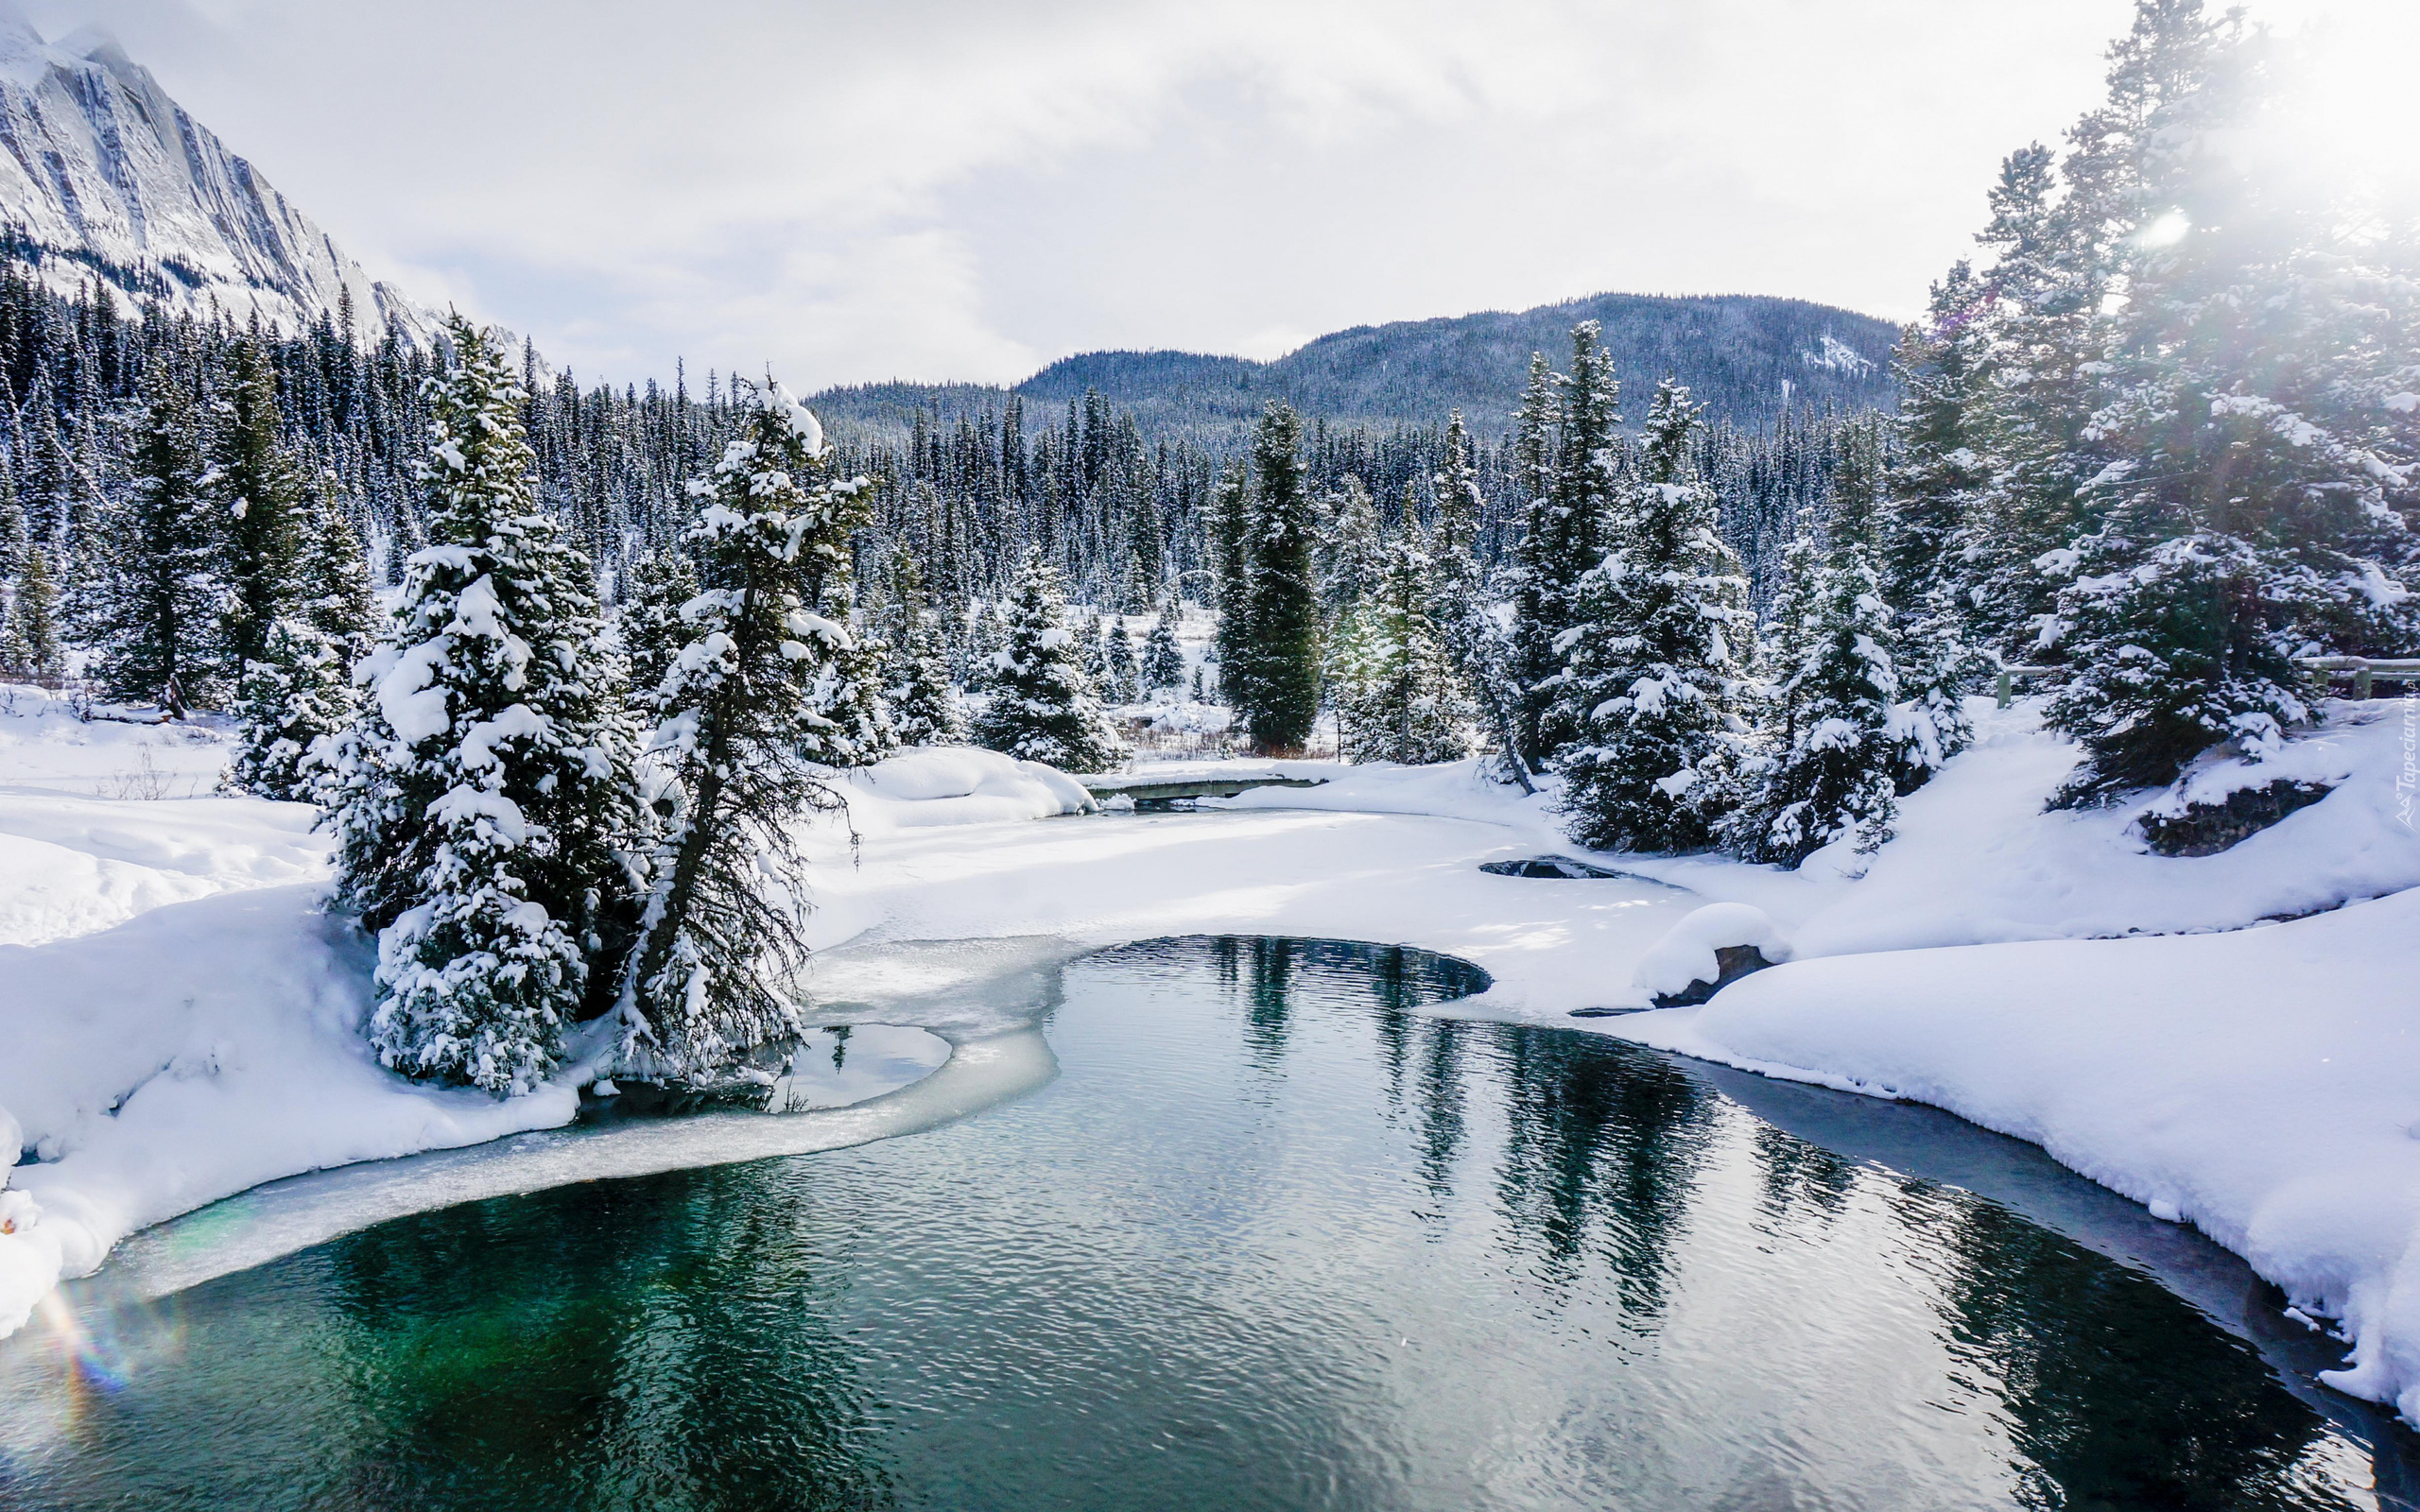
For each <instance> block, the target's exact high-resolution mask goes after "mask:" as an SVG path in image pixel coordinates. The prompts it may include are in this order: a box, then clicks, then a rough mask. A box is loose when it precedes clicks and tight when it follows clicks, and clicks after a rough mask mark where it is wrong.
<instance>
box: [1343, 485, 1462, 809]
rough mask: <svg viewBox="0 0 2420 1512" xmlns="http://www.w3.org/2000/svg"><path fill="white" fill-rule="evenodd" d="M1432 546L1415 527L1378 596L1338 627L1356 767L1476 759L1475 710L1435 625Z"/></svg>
mask: <svg viewBox="0 0 2420 1512" xmlns="http://www.w3.org/2000/svg"><path fill="white" fill-rule="evenodd" d="M1427 544H1428V543H1427V541H1426V539H1425V537H1424V536H1423V535H1422V533H1420V531H1419V529H1418V522H1416V521H1415V522H1413V523H1412V525H1411V529H1410V531H1409V533H1408V534H1406V535H1404V536H1399V537H1397V538H1396V539H1395V540H1394V541H1391V542H1389V543H1388V544H1387V545H1386V546H1384V547H1383V548H1382V549H1381V555H1380V558H1379V561H1380V567H1379V573H1378V577H1377V581H1376V582H1375V583H1374V585H1373V588H1372V592H1371V593H1370V594H1369V595H1368V596H1367V597H1365V598H1364V599H1363V600H1362V601H1361V602H1360V603H1358V604H1357V605H1355V606H1354V608H1353V609H1352V610H1348V611H1347V613H1346V614H1345V617H1344V620H1343V623H1342V624H1341V625H1340V628H1339V635H1338V639H1339V641H1340V643H1341V644H1342V645H1343V646H1344V647H1345V651H1344V654H1343V655H1342V656H1340V658H1338V659H1337V660H1336V662H1335V665H1334V671H1333V674H1332V676H1334V677H1335V679H1336V682H1335V684H1334V686H1333V688H1332V690H1331V696H1332V697H1333V699H1334V701H1335V704H1336V721H1337V735H1338V741H1339V744H1340V746H1341V747H1343V754H1344V755H1346V756H1348V757H1350V758H1351V759H1352V760H1354V761H1357V762H1399V763H1401V764H1403V765H1407V766H1414V765H1425V764H1426V763H1430V762H1450V761H1460V760H1461V758H1462V757H1464V756H1466V755H1468V754H1470V728H1471V724H1472V722H1473V719H1474V718H1475V716H1476V714H1477V710H1476V709H1474V708H1473V706H1472V704H1471V700H1470V696H1469V695H1468V694H1467V693H1465V692H1464V691H1463V688H1462V683H1461V678H1460V677H1459V676H1457V675H1456V673H1455V670H1454V667H1453V664H1452V662H1451V661H1450V660H1449V659H1448V658H1447V656H1446V654H1445V647H1444V644H1443V640H1442V639H1441V637H1440V636H1439V635H1438V632H1437V627H1436V625H1435V623H1434V622H1433V621H1431V620H1430V618H1429V593H1428V585H1429V580H1430V565H1429V559H1428V552H1427V549H1426V548H1427Z"/></svg>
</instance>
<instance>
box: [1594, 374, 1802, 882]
mask: <svg viewBox="0 0 2420 1512" xmlns="http://www.w3.org/2000/svg"><path fill="white" fill-rule="evenodd" d="M1699 424H1700V422H1699V420H1698V414H1697V406H1695V405H1693V404H1690V403H1689V394H1688V390H1687V389H1685V388H1683V387H1680V386H1679V385H1677V384H1675V383H1673V382H1672V381H1671V380H1669V379H1667V380H1665V382H1664V384H1663V385H1662V386H1661V387H1659V388H1658V389H1657V390H1656V394H1655V402H1654V404H1653V406H1652V407H1651V409H1650V411H1649V413H1648V417H1647V430H1646V436H1645V439H1644V456H1643V459H1642V466H1641V473H1640V476H1639V477H1638V478H1637V479H1636V480H1635V481H1634V483H1633V484H1631V485H1630V486H1629V487H1628V488H1627V489H1626V490H1625V497H1624V500H1623V505H1622V507H1621V510H1620V513H1619V516H1618V525H1617V531H1616V542H1617V543H1616V546H1615V548H1614V550H1613V551H1611V552H1610V553H1608V554H1607V555H1606V557H1605V559H1604V560H1603V561H1602V562H1601V563H1599V565H1598V566H1596V567H1594V568H1592V569H1590V570H1589V572H1588V573H1586V574H1585V575H1583V576H1582V578H1581V581H1580V584H1579V586H1578V588H1577V590H1576V591H1575V593H1574V594H1573V620H1574V623H1573V625H1572V626H1571V627H1570V628H1569V630H1568V631H1566V635H1565V640H1564V646H1565V661H1564V666H1565V672H1564V679H1563V684H1562V694H1561V696H1562V699H1563V700H1564V709H1563V712H1562V713H1560V714H1559V715H1558V723H1559V724H1561V725H1563V726H1565V727H1568V728H1570V729H1573V730H1577V731H1579V734H1578V737H1577V738H1576V739H1575V740H1574V741H1573V742H1572V743H1571V744H1570V745H1569V746H1567V747H1565V748H1564V750H1563V752H1562V753H1561V754H1560V755H1559V756H1558V757H1557V759H1556V770H1557V771H1559V772H1560V773H1561V774H1562V775H1563V778H1564V794H1563V799H1562V807H1563V811H1564V815H1565V816H1566V817H1567V818H1568V819H1569V821H1570V826H1571V833H1572V835H1573V837H1574V838H1576V839H1578V840H1579V841H1580V842H1581V843H1582V844H1583V845H1589V846H1594V847H1599V848H1601V849H1608V850H1612V849H1620V850H1631V851H1682V850H1689V849H1694V848H1698V847H1702V846H1704V845H1706V844H1708V843H1710V842H1711V840H1712V839H1713V837H1714V826H1715V823H1716V821H1717V820H1718V819H1719V818H1720V813H1721V809H1722V806H1723V804H1724V802H1725V800H1726V799H1727V792H1726V788H1725V783H1724V780H1723V776H1722V772H1723V770H1724V762H1725V760H1726V752H1727V747H1729V746H1730V745H1731V744H1732V743H1733V741H1734V739H1735V737H1736V736H1737V734H1739V733H1740V732H1741V726H1740V723H1739V721H1738V719H1737V713H1736V711H1735V707H1734V706H1735V703H1736V700H1737V683H1738V681H1739V679H1740V678H1741V677H1742V675H1743V673H1744V671H1745V668H1744V665H1743V659H1744V654H1745V653H1746V652H1747V650H1748V649H1749V647H1750V645H1751V644H1752V643H1753V638H1754V636H1755V614H1754V613H1753V611H1751V610H1750V609H1749V608H1748V581H1747V578H1746V576H1744V575H1743V574H1742V572H1741V569H1740V566H1739V559H1738V558H1737V556H1736V555H1735V554H1734V553H1733V552H1732V550H1731V548H1730V547H1729V546H1728V545H1726V544H1725V543H1724V542H1723V540H1722V535H1721V531H1720V528H1719V524H1718V522H1717V520H1716V518H1715V502H1714V495H1713V492H1712V490H1709V489H1708V488H1707V487H1706V486H1705V484H1704V482H1703V479H1701V478H1700V477H1698V476H1697V474H1696V472H1695V470H1694V468H1693V467H1692V465H1691V462H1690V459H1689V441H1690V435H1691V433H1692V432H1693V431H1695V430H1696V429H1698V427H1699Z"/></svg>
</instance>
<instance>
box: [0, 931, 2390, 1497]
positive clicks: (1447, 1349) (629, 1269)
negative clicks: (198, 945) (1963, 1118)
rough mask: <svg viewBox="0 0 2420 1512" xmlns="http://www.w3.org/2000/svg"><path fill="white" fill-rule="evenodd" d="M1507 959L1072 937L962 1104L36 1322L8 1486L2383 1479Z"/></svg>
mask: <svg viewBox="0 0 2420 1512" xmlns="http://www.w3.org/2000/svg"><path fill="white" fill-rule="evenodd" d="M1475 985H1477V984H1476V982H1475V981H1474V979H1473V974H1472V973H1470V971H1469V969H1468V968H1465V967H1462V966H1461V965H1460V964H1459V963H1455V962H1451V961H1446V960H1443V959H1441V958H1438V957H1433V956H1426V955H1423V954H1420V953H1417V952H1406V951H1394V950H1382V949H1376V948H1369V947H1358V946H1345V945H1337V944H1330V943H1320V942H1301V941H1283V940H1268V939H1257V940H1255V939H1244V940H1238V939H1216V940H1205V939H1188V940H1173V941H1154V942H1149V943H1145V944H1141V945H1134V946H1129V947H1124V948H1122V949H1119V950H1115V951H1111V952H1107V953H1104V954H1098V955H1094V956H1090V957H1086V958H1083V959H1081V960H1078V961H1076V962H1073V963H1071V964H1068V965H1066V966H1064V967H1063V969H1060V970H1057V971H1053V972H1051V973H1049V980H1048V981H1047V982H1046V987H1045V989H1044V990H1043V991H1041V992H1040V993H1039V994H1038V997H1037V999H1036V1001H1037V1002H1038V1004H1039V1010H1038V1011H1040V1012H1041V1013H1042V1014H1043V1016H1044V1017H1043V1021H1042V1022H1043V1023H1044V1026H1045V1028H1046V1031H1047V1034H1048V1038H1049V1041H1050V1044H1051V1047H1052V1048H1053V1049H1054V1050H1055V1051H1056V1053H1057V1055H1058V1057H1059V1062H1060V1067H1061V1072H1060V1074H1059V1076H1058V1078H1057V1079H1056V1080H1055V1081H1053V1082H1051V1083H1050V1084H1049V1085H1047V1086H1046V1087H1044V1088H1042V1089H1041V1090H1040V1091H1034V1092H1031V1093H1029V1095H1027V1096H1025V1097H1023V1098H1021V1099H1019V1100H1017V1101H1014V1102H1011V1103H1009V1104H1007V1105H1006V1106H1002V1107H997V1108H992V1109H991V1110H989V1111H986V1112H982V1113H979V1114H978V1115H977V1116H975V1117H973V1118H971V1119H968V1120H966V1121H964V1122H960V1123H958V1124H954V1125H949V1126H946V1127H942V1128H937V1129H932V1130H929V1131H926V1132H922V1133H916V1134H912V1135H908V1136H907V1137H903V1138H896V1139H890V1140H886V1141H884V1142H882V1143H873V1144H867V1145H863V1146H860V1147H858V1148H854V1149H846V1150H837V1151H826V1152H822V1153H817V1154H812V1155H803V1156H791V1157H787V1158H782V1159H772V1160H756V1161H753V1162H752V1163H749V1164H744V1165H728V1166H721V1167H717V1168H713V1169H704V1170H691V1171H676V1172H670V1173H666V1174H659V1175H651V1176H647V1177H637V1178H631V1179H623V1180H616V1181H605V1182H590V1183H586V1184H581V1185H574V1186H567V1187H559V1188H556V1189H554V1190H550V1191H544V1192H540V1193H535V1194H527V1195H519V1196H512V1197H504V1198H496V1199H493V1200H487V1201H479V1202H473V1203H467V1204H464V1205H462V1206H458V1207H453V1208H448V1209H445V1210H443V1211H434V1212H424V1213H420V1214H416V1215H414V1216H409V1217H406V1218H402V1219H398V1220H396V1221H392V1222H389V1223H385V1224H382V1225H380V1226H379V1227H376V1228H373V1229H368V1230H366V1231H363V1232H359V1233H354V1234H351V1235H348V1236H346V1237H343V1238H340V1239H337V1240H335V1241H333V1242H330V1243H326V1244H321V1245H319V1246H316V1247H313V1248H310V1249H307V1250H304V1251H302V1252H301V1253H298V1254H293V1255H289V1256H287V1257H285V1258H284V1259H281V1260H277V1261H275V1262H273V1263H268V1264H265V1265H262V1266H260V1267H258V1268H256V1269H252V1270H250V1271H246V1272H244V1273H242V1274H238V1275H233V1276H227V1277H222V1278H220V1279H218V1280H212V1281H209V1282H207V1283H206V1284H203V1285H200V1286H198V1287H195V1288H194V1289H192V1290H190V1291H186V1292H183V1293H182V1294H181V1295H178V1296H176V1297H170V1298H168V1299H166V1300H164V1301H162V1302H158V1303H154V1304H148V1305H147V1306H143V1307H130V1308H125V1309H121V1310H119V1311H118V1313H117V1314H115V1315H113V1316H109V1317H106V1318H97V1319H94V1320H93V1321H94V1322H95V1332H94V1334H93V1335H92V1337H93V1338H94V1339H95V1340H100V1339H105V1340H106V1345H105V1346H104V1345H101V1344H97V1343H95V1344H92V1345H90V1346H89V1347H88V1349H87V1351H86V1353H87V1356H88V1358H87V1360H86V1363H84V1364H83V1365H80V1366H70V1365H67V1364H63V1363H61V1362H62V1360H63V1358H64V1357H63V1356H62V1355H61V1354H60V1353H58V1352H57V1340H56V1339H55V1338H45V1337H43V1335H42V1333H41V1332H39V1331H29V1332H28V1333H27V1334H26V1335H21V1336H20V1338H19V1339H17V1340H15V1341H11V1342H10V1343H9V1344H7V1345H0V1366H5V1367H6V1368H5V1369H0V1386H5V1390H0V1505H7V1506H9V1507H25V1508H52V1507H59V1508H65V1507H77V1508H82V1507H101V1506H112V1507H126V1506H139V1507H147V1506H170V1505H211V1506H229V1507H398V1508H401V1507H411V1508H451V1507H496V1508H514V1509H534V1508H553V1507H566V1508H569V1507H633V1508H640V1507H643V1508H685V1507H700V1508H704V1507H712V1508H734V1509H737V1508H747V1509H763V1508H822V1507H831V1508H844V1507H879V1506H891V1505H899V1506H918V1507H938V1508H964V1509H974V1508H1024V1507H1046V1506H1047V1507H1119V1508H1127V1507H1132V1508H1157V1507H1203V1508H1251V1507H1271V1508H1292V1507H1314V1506H1317V1507H1371V1508H1425V1507H1434V1508H1468V1507H1565V1506H1568V1507H1602V1506H1608V1505H1618V1506H1627V1507H1701V1506H1703V1507H1737V1508H1763V1507H1781V1506H1840V1507H1857V1508H1884V1507H1911V1508H1914V1507H1922V1508H1936V1507H1950V1506H1958V1507H1965V1506H1993V1505H2013V1506H2027V1507H2059V1506H2077V1507H2086V1506H2088V1507H2112V1508H2115V1507H2352V1506H2370V1505H2375V1504H2380V1503H2378V1501H2377V1497H2376V1496H2375V1495H2374V1494H2373V1492H2372V1491H2371V1490H2370V1489H2369V1487H2370V1485H2371V1480H2372V1473H2373V1471H2372V1465H2371V1452H2370V1451H2369V1450H2368V1449H2366V1448H2364V1447H2363V1446H2362V1445H2361V1444H2360V1443H2359V1442H2357V1441H2356V1440H2355V1438H2353V1437H2350V1436H2347V1435H2346V1433H2345V1432H2344V1431H2343V1430H2342V1427H2341V1426H2340V1425H2339V1424H2336V1423H2331V1422H2330V1420H2329V1419H2328V1418H2327V1417H2325V1416H2323V1415H2322V1414H2321V1413H2320V1412H2319V1411H2315V1410H2314V1408H2313V1406H2312V1405H2311V1404H2310V1403H2309V1402H2307V1401H2306V1400H2298V1398H2297V1397H2296V1396H2295V1395H2293V1394H2291V1393H2290V1392H2289V1391H2288V1390H2287V1389H2286V1388H2285V1387H2284V1386H2283V1385H2282V1384H2281V1383H2280V1382H2279V1379H2278V1377H2277V1376H2276V1375H2275V1374H2274V1373H2273V1371H2272V1370H2271V1369H2270V1367H2269V1366H2268V1365H2267V1364H2266V1363H2265V1362H2264V1361H2263V1360H2262V1358H2261V1357H2260V1356H2259V1354H2257V1353H2256V1351H2255V1350H2254V1349H2253V1348H2252V1347H2250V1346H2249V1345H2247V1344H2246V1343H2244V1342H2242V1341H2241V1340H2239V1339H2238V1338H2237V1337H2235V1336H2234V1335H2232V1334H2230V1333H2228V1332H2223V1331H2221V1329H2219V1328H2217V1327H2215V1326H2213V1325H2212V1324H2211V1323H2210V1322H2209V1321H2208V1320H2207V1319H2206V1318H2204V1316H2203V1315H2202V1314H2199V1313H2197V1312H2195V1311H2194V1310H2193V1309H2192V1308H2191V1307H2189V1306H2187V1304H2186V1303H2185V1302H2184V1301H2182V1300H2180V1299H2179V1298H2178V1297H2176V1296H2174V1295H2172V1294H2171V1293H2170V1292H2169V1291H2167V1290H2165V1289H2163V1288H2162V1287H2161V1286H2159V1285H2158V1284H2156V1283H2154V1282H2153V1281H2152V1280H2148V1279H2146V1278H2145V1277H2144V1276H2142V1275H2140V1274H2138V1273H2136V1272H2135V1271H2133V1270H2130V1269H2127V1268H2123V1267H2121V1266H2119V1265H2118V1264H2115V1263H2112V1262H2110V1261H2109V1260H2107V1259H2104V1258H2102V1257H2101V1256H2100V1255H2098V1254H2096V1253H2094V1252H2093V1251H2092V1250H2090V1249H2087V1248H2085V1247H2083V1246H2080V1245H2078V1244H2077V1243H2075V1242H2073V1241H2071V1240H2069V1239H2067V1238H2065V1237H2062V1236H2061V1235H2060V1234H2059V1233H2056V1232H2054V1231H2052V1230H2051V1229H2047V1228H2043V1227H2040V1226H2037V1225H2036V1224H2034V1223H2032V1222H2031V1221H2029V1220H2028V1219H2026V1218H2024V1217H2021V1216H2018V1215H2017V1214H2016V1213H2015V1212H2014V1211H2010V1210H2009V1209H2007V1208H2003V1207H2000V1206H1998V1205H1997V1204H1995V1203H1993V1202H1991V1201H1987V1200H1984V1199H1982V1198H1980V1197H1977V1196H1974V1195H1970V1194H1967V1193H1964V1192H1962V1191H1959V1190H1956V1189H1953V1188H1950V1187H1946V1186H1941V1185H1934V1184H1931V1183H1927V1182H1925V1181H1921V1180H1916V1179H1912V1178H1910V1177H1904V1176H1899V1175H1894V1174H1893V1173H1892V1172H1890V1171H1887V1170H1885V1169H1882V1168H1880V1167H1878V1166H1876V1165H1872V1164H1859V1163H1854V1162H1852V1161H1851V1160H1848V1159H1846V1158H1844V1157H1843V1156H1841V1155H1839V1154H1836V1153H1834V1152H1833V1151H1832V1150H1830V1149H1827V1148H1825V1147H1824V1146H1823V1145H1820V1144H1815V1143H1807V1142H1806V1141H1804V1140H1802V1139H1799V1138H1797V1137H1795V1136H1793V1135H1791V1134H1789V1133H1785V1132H1783V1131H1782V1130H1781V1129H1780V1128H1779V1127H1776V1126H1774V1125H1772V1124H1768V1123H1765V1122H1762V1121H1760V1120H1759V1119H1758V1118H1756V1117H1755V1116H1754V1115H1752V1114H1751V1113H1749V1112H1748V1111H1747V1110H1746V1109H1745V1108H1742V1107H1741V1106H1740V1105H1739V1104H1738V1103H1737V1102H1735V1101H1733V1100H1731V1099H1730V1098H1727V1097H1725V1096H1723V1095H1721V1094H1720V1092H1718V1091H1716V1090H1715V1087H1714V1083H1712V1082H1710V1081H1709V1080H1708V1079H1707V1078H1706V1077H1705V1076H1704V1075H1703V1074H1699V1073H1697V1072H1695V1071H1694V1070H1692V1069H1689V1068H1685V1067H1683V1066H1681V1065H1679V1064H1676V1063H1674V1062H1672V1061H1669V1060H1667V1059H1665V1058H1663V1057H1658V1056H1655V1055H1652V1054H1650V1053H1647V1052H1643V1051H1638V1050H1635V1049H1633V1048H1631V1047H1628V1046H1625V1045H1622V1044H1619V1043H1616V1042H1613V1041H1609V1040H1601V1039H1596V1038H1589V1037H1583V1036H1581V1035H1576V1034H1570V1033H1564V1032H1557V1031H1540V1030H1530V1029H1521V1028H1513V1027H1508V1026H1503V1025H1495V1024H1484V1023H1475V1022H1460V1021H1456V1020H1452V1019H1441V1018H1437V1017H1433V1016H1426V1015H1423V1014H1421V1013H1418V1012H1416V1011H1415V1010H1416V1009H1418V1008H1420V1007H1421V1006H1422V1005H1428V1004H1434V1003H1437V1002H1440V1001H1443V1000H1444V999H1448V998H1451V997H1455V996H1459V995H1461V994H1462V993H1464V992H1466V991H1468V990H1470V989H1471V988H1473V987H1474V986H1475ZM2389 1473H2393V1472H2389ZM2390 1504H2393V1503H2390Z"/></svg>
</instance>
